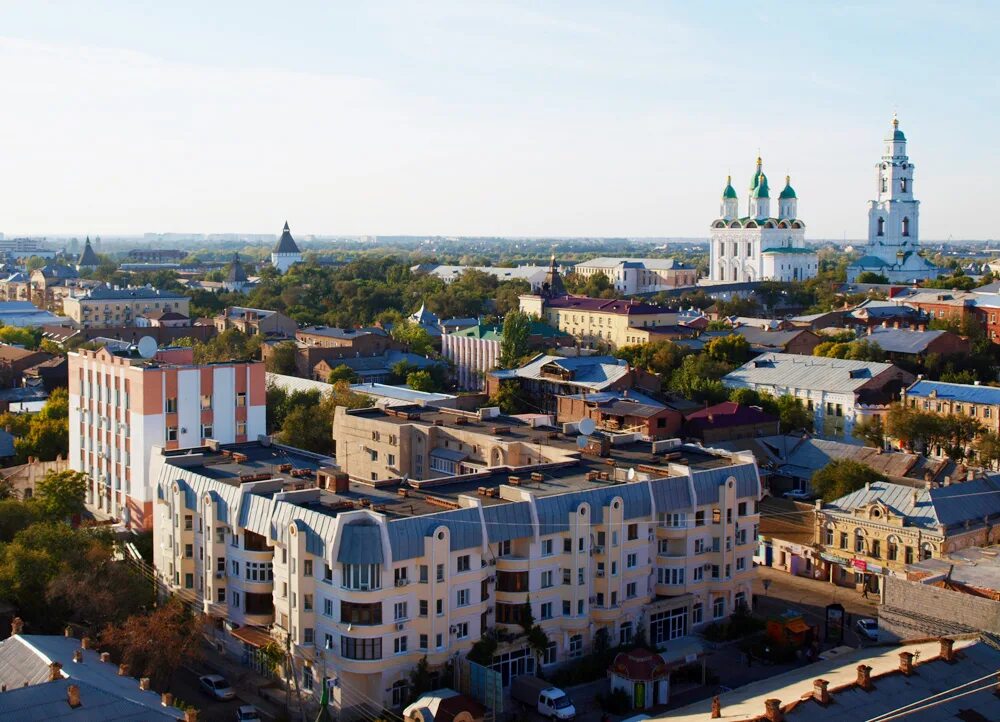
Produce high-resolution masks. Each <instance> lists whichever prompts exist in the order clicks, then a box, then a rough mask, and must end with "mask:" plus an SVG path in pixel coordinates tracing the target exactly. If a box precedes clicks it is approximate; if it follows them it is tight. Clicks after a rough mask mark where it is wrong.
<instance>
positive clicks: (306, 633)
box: [302, 627, 316, 644]
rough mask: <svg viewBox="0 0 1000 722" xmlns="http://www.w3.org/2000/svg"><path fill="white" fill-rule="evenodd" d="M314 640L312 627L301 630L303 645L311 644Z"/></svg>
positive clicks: (314, 633) (314, 635)
mask: <svg viewBox="0 0 1000 722" xmlns="http://www.w3.org/2000/svg"><path fill="white" fill-rule="evenodd" d="M315 640H316V630H315V629H313V628H312V627H306V628H305V629H303V630H302V642H303V643H304V644H312V643H313V642H314V641H315Z"/></svg>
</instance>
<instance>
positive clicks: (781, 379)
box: [722, 353, 893, 393]
mask: <svg viewBox="0 0 1000 722" xmlns="http://www.w3.org/2000/svg"><path fill="white" fill-rule="evenodd" d="M892 368H893V365H892V364H887V363H875V362H873V361H849V360H847V359H836V358H826V357H824V356H803V355H800V354H790V353H765V354H761V355H760V356H758V357H757V358H755V359H754V360H752V361H749V362H748V363H745V364H743V365H742V366H740V367H739V368H738V369H736V370H735V371H733V372H731V373H729V374H727V375H726V376H725V377H723V379H722V382H723V383H724V384H726V385H727V386H772V387H778V388H787V389H808V390H814V391H826V392H829V393H853V392H855V391H856V390H857V389H858V388H860V387H861V386H864V385H865V384H866V383H868V382H869V381H871V380H872V379H873V378H875V377H876V376H878V375H879V374H881V373H884V372H886V371H888V370H890V369H892Z"/></svg>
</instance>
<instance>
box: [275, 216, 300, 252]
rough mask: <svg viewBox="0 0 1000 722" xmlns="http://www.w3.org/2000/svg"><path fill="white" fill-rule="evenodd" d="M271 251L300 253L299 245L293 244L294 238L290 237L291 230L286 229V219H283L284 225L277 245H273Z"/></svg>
mask: <svg viewBox="0 0 1000 722" xmlns="http://www.w3.org/2000/svg"><path fill="white" fill-rule="evenodd" d="M271 252H272V253H301V251H299V247H298V246H297V245H295V239H294V238H292V234H291V231H289V230H288V221H285V227H284V228H283V229H282V231H281V238H279V239H278V245H276V246H275V247H274V250H273V251H271Z"/></svg>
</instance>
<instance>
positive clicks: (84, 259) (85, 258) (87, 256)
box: [76, 238, 101, 266]
mask: <svg viewBox="0 0 1000 722" xmlns="http://www.w3.org/2000/svg"><path fill="white" fill-rule="evenodd" d="M76 265H78V266H99V265H101V259H100V258H98V257H97V254H96V253H94V249H93V248H91V247H90V239H89V238H88V239H87V242H86V243H85V244H84V246H83V253H81V254H80V260H78V261H77V262H76Z"/></svg>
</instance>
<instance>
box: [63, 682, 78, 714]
mask: <svg viewBox="0 0 1000 722" xmlns="http://www.w3.org/2000/svg"><path fill="white" fill-rule="evenodd" d="M66 702H67V703H68V704H69V706H70V707H72V708H73V709H76V708H77V707H79V706H80V688H79V687H77V686H76V685H75V684H71V685H68V686H67V687H66Z"/></svg>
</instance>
